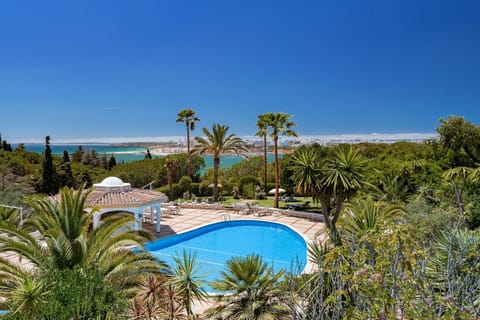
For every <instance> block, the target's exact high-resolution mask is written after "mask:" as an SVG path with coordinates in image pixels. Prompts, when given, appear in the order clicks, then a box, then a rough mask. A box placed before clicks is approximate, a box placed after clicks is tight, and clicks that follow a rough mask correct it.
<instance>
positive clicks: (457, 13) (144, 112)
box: [0, 0, 480, 141]
mask: <svg viewBox="0 0 480 320" xmlns="http://www.w3.org/2000/svg"><path fill="white" fill-rule="evenodd" d="M0 30H1V31H0V110H1V121H0V132H1V133H2V136H3V137H4V138H6V139H8V140H11V141H22V140H23V141H27V140H42V139H43V137H44V136H45V135H47V134H48V135H51V136H52V141H55V139H60V138H61V139H70V138H71V139H73V138H75V139H77V138H96V137H154V136H175V135H184V132H185V128H184V126H182V125H181V124H179V123H176V122H175V119H176V114H177V113H178V111H180V110H181V109H184V108H191V109H194V110H196V111H197V113H198V116H199V117H200V118H201V122H200V123H199V126H198V127H199V128H200V127H208V128H211V125H212V124H213V123H214V122H216V123H220V124H226V125H229V126H230V129H231V132H232V133H236V134H238V135H251V134H253V133H255V130H256V128H255V122H256V119H257V115H258V114H260V113H265V112H270V111H272V112H280V111H281V112H286V113H289V114H291V115H293V120H294V121H295V122H296V123H297V127H296V129H297V131H298V132H299V133H300V134H341V133H373V132H380V133H399V132H433V131H434V130H435V128H436V127H437V126H438V120H439V118H441V117H446V116H448V115H450V114H457V115H462V116H465V118H466V119H467V120H469V121H471V122H474V123H476V124H480V111H479V110H480V2H479V1H477V0H472V1H462V0H451V1H443V0H434V1H422V0H414V1H410V0H401V1H393V0H392V1H390V0H388V1H385V0H375V1H370V0H362V1H358V0H352V1H347V0H338V1H323V0H316V1H281V0H275V1H261V0H257V1H250V0H241V1H240V0H238V1H233V0H231V1H230V0H222V1H213V0H205V1H201V0H192V1H186V0H184V1H182V0H172V1H161V0H152V1H147V0H135V1H121V0H115V1H102V0H97V1H89V0H86V1H48V0H45V1H23V0H5V1H1V2H0ZM194 134H200V130H195V131H194Z"/></svg>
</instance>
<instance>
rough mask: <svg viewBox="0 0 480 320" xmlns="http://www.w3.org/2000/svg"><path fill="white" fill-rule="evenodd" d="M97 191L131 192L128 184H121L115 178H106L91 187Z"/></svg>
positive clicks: (119, 180)
mask: <svg viewBox="0 0 480 320" xmlns="http://www.w3.org/2000/svg"><path fill="white" fill-rule="evenodd" d="M93 187H95V188H96V189H97V190H98V191H107V192H110V191H113V192H125V191H130V190H132V185H131V184H130V183H126V182H123V181H122V179H120V178H117V177H108V178H105V179H103V181H102V182H100V183H95V184H94V185H93Z"/></svg>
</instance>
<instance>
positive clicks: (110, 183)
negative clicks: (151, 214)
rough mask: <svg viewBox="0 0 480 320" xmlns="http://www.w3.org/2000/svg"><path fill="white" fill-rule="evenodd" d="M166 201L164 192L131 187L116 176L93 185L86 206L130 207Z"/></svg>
mask: <svg viewBox="0 0 480 320" xmlns="http://www.w3.org/2000/svg"><path fill="white" fill-rule="evenodd" d="M166 201H168V197H167V196H165V194H164V193H162V192H158V191H155V190H147V189H138V188H132V186H131V185H130V183H125V182H123V181H122V179H120V178H117V177H108V178H105V179H103V181H102V182H100V183H95V184H94V185H93V190H91V192H90V194H89V195H88V198H87V201H86V206H87V207H90V208H91V207H94V206H97V207H100V208H115V207H116V208H132V207H143V206H146V205H151V204H155V203H162V202H166Z"/></svg>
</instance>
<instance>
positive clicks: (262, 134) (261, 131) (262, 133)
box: [255, 114, 268, 192]
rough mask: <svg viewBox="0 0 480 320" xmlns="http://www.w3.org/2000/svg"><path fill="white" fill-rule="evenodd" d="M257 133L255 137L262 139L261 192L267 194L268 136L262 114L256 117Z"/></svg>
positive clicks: (266, 125)
mask: <svg viewBox="0 0 480 320" xmlns="http://www.w3.org/2000/svg"><path fill="white" fill-rule="evenodd" d="M257 128H258V131H257V132H256V133H255V135H256V136H258V137H262V139H263V191H265V192H268V190H267V135H268V124H267V121H266V119H265V115H264V114H259V115H258V120H257Z"/></svg>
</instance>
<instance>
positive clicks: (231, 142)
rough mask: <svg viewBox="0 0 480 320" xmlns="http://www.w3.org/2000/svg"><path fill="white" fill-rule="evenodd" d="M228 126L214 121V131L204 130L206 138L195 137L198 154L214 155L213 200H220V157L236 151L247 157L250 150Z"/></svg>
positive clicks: (195, 150) (237, 153)
mask: <svg viewBox="0 0 480 320" xmlns="http://www.w3.org/2000/svg"><path fill="white" fill-rule="evenodd" d="M228 129H229V127H228V126H225V125H220V124H216V123H214V124H213V125H212V132H210V131H208V129H207V128H203V129H202V131H203V133H204V134H205V136H206V138H203V137H195V142H196V144H195V149H194V150H193V152H195V153H198V154H212V155H213V200H214V201H217V200H218V170H219V168H220V157H221V156H222V155H223V154H228V153H235V154H236V155H240V156H243V157H246V153H247V152H248V149H247V146H246V144H245V142H244V141H243V140H242V139H240V138H239V137H237V136H236V135H235V134H228Z"/></svg>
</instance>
